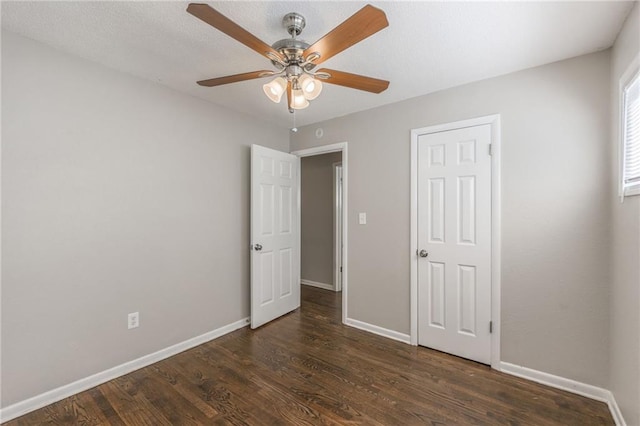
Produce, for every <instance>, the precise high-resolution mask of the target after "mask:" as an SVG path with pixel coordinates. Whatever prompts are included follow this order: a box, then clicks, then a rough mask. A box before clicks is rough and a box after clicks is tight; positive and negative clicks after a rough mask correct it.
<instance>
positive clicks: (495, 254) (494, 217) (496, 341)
mask: <svg viewBox="0 0 640 426" xmlns="http://www.w3.org/2000/svg"><path fill="white" fill-rule="evenodd" d="M483 124H489V125H490V126H491V321H492V325H493V332H492V333H491V367H492V368H495V369H500V291H501V290H500V285H501V284H500V271H501V268H500V265H501V257H500V256H501V249H500V242H501V239H500V238H501V229H500V224H501V219H500V206H501V200H500V114H494V115H488V116H485V117H477V118H472V119H469V120H462V121H456V122H453V123H446V124H438V125H434V126H428V127H422V128H419V129H413V130H411V247H410V252H409V253H410V255H411V344H412V345H414V346H417V345H418V256H417V255H416V253H417V250H418V137H419V136H421V135H425V134H430V133H438V132H446V131H449V130H455V129H461V128H464V127H473V126H479V125H483Z"/></svg>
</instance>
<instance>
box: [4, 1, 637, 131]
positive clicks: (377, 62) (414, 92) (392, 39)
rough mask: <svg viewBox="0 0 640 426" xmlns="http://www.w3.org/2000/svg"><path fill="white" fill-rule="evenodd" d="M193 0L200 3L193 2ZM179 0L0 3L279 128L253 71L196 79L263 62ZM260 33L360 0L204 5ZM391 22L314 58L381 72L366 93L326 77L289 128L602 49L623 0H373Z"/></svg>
mask: <svg viewBox="0 0 640 426" xmlns="http://www.w3.org/2000/svg"><path fill="white" fill-rule="evenodd" d="M200 1H202V0H200ZM187 4H188V2H80V1H75V2H74V1H71V2H5V1H3V2H2V28H3V29H5V30H8V31H12V32H15V33H18V34H21V35H23V36H26V37H29V38H32V39H35V40H38V41H41V42H43V43H46V44H49V45H51V46H54V47H56V48H59V49H61V50H63V51H67V52H70V53H72V54H74V55H78V56H81V57H83V58H87V59H90V60H93V61H96V62H99V63H102V64H104V65H106V66H108V67H111V68H114V69H117V70H121V71H124V72H127V73H130V74H133V75H137V76H139V77H142V78H145V79H148V80H152V81H154V82H157V83H160V84H163V85H166V86H169V87H171V88H173V89H176V90H178V91H181V92H184V93H188V94H190V95H193V96H197V97H199V98H202V99H206V100H208V101H211V102H213V103H216V104H218V105H221V106H223V107H226V108H230V109H234V110H237V111H241V112H245V113H247V114H250V115H253V116H256V117H260V118H262V119H264V120H267V121H271V122H273V123H276V124H278V125H281V126H284V127H290V126H291V123H292V119H291V115H290V114H289V113H288V112H287V108H286V106H285V103H286V102H285V101H283V102H282V103H281V104H279V105H277V104H274V103H272V102H271V101H269V100H268V99H267V98H266V97H265V96H264V94H263V93H262V87H261V86H262V84H264V83H265V82H267V81H268V79H259V80H252V81H246V82H241V83H234V84H229V85H227V86H220V87H214V88H206V87H200V86H198V85H196V83H195V82H196V81H197V80H202V79H207V78H213V77H220V76H225V75H229V74H237V73H241V72H248V71H255V70H261V69H270V68H271V64H270V62H269V61H268V60H267V59H265V58H263V57H262V56H260V55H258V54H257V53H255V52H254V51H252V50H250V49H249V48H247V47H245V46H244V45H242V44H240V43H238V42H237V41H235V40H233V39H231V38H229V37H228V36H226V35H224V34H222V33H221V32H219V31H218V30H216V29H214V28H213V27H210V26H208V25H207V24H205V23H204V22H202V21H200V20H198V19H197V18H195V17H193V16H191V15H190V14H188V13H187V12H186V11H185V9H186V7H187ZM208 4H209V5H211V6H212V7H214V8H215V9H217V10H219V11H220V12H222V13H223V14H224V15H226V16H227V17H229V18H231V19H232V20H234V21H235V22H237V23H238V24H239V25H240V26H242V27H243V28H245V29H247V30H248V31H250V32H251V33H253V34H254V35H256V36H257V37H258V38H260V39H261V40H263V41H265V42H266V43H268V44H272V43H273V42H275V41H276V40H279V39H282V38H286V37H288V35H287V33H286V31H285V30H284V29H283V28H282V26H281V20H282V17H283V16H284V15H285V14H286V13H288V12H293V11H295V12H299V13H302V14H303V15H304V16H305V18H306V21H307V26H306V28H305V29H304V31H303V33H302V35H301V36H300V38H302V39H304V40H306V41H307V42H309V43H313V42H314V41H316V40H317V39H319V38H320V37H322V36H323V35H324V34H326V33H327V32H328V31H329V30H331V29H332V28H334V27H335V26H336V25H338V24H339V23H341V22H342V21H343V20H345V19H346V18H348V17H349V16H351V15H352V14H353V13H355V12H356V11H358V10H359V9H360V8H361V7H362V6H364V5H365V4H366V2H361V1H355V2H352V1H339V2H320V1H304V2H301V1H264V2H241V1H228V2H208ZM371 4H373V5H374V6H376V7H378V8H381V9H382V10H384V11H385V12H386V14H387V18H388V20H389V27H387V28H386V29H384V30H382V31H380V32H379V33H377V34H374V35H373V36H372V37H370V38H368V39H366V40H364V41H362V42H360V43H359V44H357V45H355V46H353V47H351V48H350V49H348V50H346V51H344V52H342V53H340V54H339V55H337V56H335V57H333V58H331V59H329V60H328V61H327V62H325V63H323V65H322V66H325V67H327V68H333V69H337V70H342V71H347V72H352V73H358V74H364V75H368V76H371V77H376V78H381V79H385V80H389V81H390V82H391V84H390V86H389V89H387V91H385V92H383V93H382V94H379V95H376V94H371V93H367V92H362V91H358V90H353V89H348V88H344V87H341V86H335V85H330V84H325V85H324V90H323V92H322V94H321V95H320V97H319V98H317V99H316V100H314V101H312V102H311V106H309V108H307V109H305V110H301V111H298V112H296V121H297V124H298V125H304V124H310V123H315V122H318V121H322V120H327V119H330V118H334V117H339V116H342V115H346V114H349V113H352V112H356V111H361V110H365V109H370V108H373V107H376V106H380V105H383V104H388V103H392V102H397V101H400V100H403V99H407V98H412V97H415V96H419V95H423V94H427V93H430V92H434V91H437V90H441V89H445V88H448V87H453V86H457V85H460V84H464V83H468V82H472V81H477V80H482V79H485V78H489V77H493V76H497V75H502V74H506V73H510V72H513V71H517V70H521V69H525V68H530V67H534V66H537V65H542V64H546V63H550V62H554V61H558V60H562V59H565V58H570V57H573V56H578V55H583V54H586V53H590V52H595V51H598V50H602V49H606V48H608V47H610V46H611V45H612V44H613V42H614V41H615V38H616V36H617V34H618V32H619V30H620V28H621V27H622V24H623V22H624V19H625V18H626V16H627V15H628V13H629V11H630V10H631V8H632V6H633V2H617V1H604V2H489V3H484V2H483V3H480V2H380V1H373V2H371Z"/></svg>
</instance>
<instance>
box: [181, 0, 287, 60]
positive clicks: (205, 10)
mask: <svg viewBox="0 0 640 426" xmlns="http://www.w3.org/2000/svg"><path fill="white" fill-rule="evenodd" d="M187 12H189V13H190V14H192V15H193V16H195V17H196V18H198V19H200V20H202V21H204V22H206V23H207V24H209V25H211V26H212V27H214V28H216V29H218V30H220V31H222V32H223V33H225V34H226V35H228V36H229V37H231V38H234V39H236V40H238V41H239V42H240V43H242V44H244V45H245V46H247V47H248V48H250V49H253V50H255V51H256V52H258V53H259V54H261V55H262V56H264V57H266V58H268V59H271V58H269V56H268V55H267V53H269V54H272V55H274V56H275V57H277V58H279V59H280V60H284V58H283V57H282V55H280V53H278V51H277V50H275V49H274V48H272V47H271V46H269V45H268V44H267V43H265V42H263V41H262V40H260V39H259V38H257V37H256V36H254V35H253V34H251V33H250V32H249V31H247V30H245V29H244V28H242V27H241V26H240V25H238V24H236V23H235V22H233V21H232V20H231V19H229V18H227V17H226V16H224V15H223V14H221V13H220V12H218V11H217V10H215V9H214V8H212V7H211V6H209V5H208V4H201V3H190V4H189V6H188V7H187Z"/></svg>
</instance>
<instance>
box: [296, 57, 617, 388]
mask: <svg viewBox="0 0 640 426" xmlns="http://www.w3.org/2000/svg"><path fill="white" fill-rule="evenodd" d="M609 56H610V55H609V51H604V52H600V53H595V54H591V55H586V56H581V57H578V58H574V59H570V60H566V61H562V62H558V63H554V64H550V65H546V66H542V67H538V68H534V69H530V70H526V71H522V72H518V73H514V74H509V75H505V76H502V77H497V78H493V79H489V80H485V81H481V82H477V83H473V84H468V85H465V86H461V87H456V88H452V89H448V90H445V91H442V92H438V93H434V94H431V95H427V96H421V97H417V98H414V99H411V100H407V101H403V102H400V103H396V104H392V105H387V106H384V107H380V108H376V109H372V110H369V111H365V112H361V113H357V114H352V115H349V116H345V117H341V118H337V119H334V120H330V121H326V122H323V123H320V124H317V125H311V126H307V127H304V128H301V129H300V130H299V131H298V133H296V134H294V135H292V143H291V145H292V149H294V150H297V149H303V148H309V147H312V146H318V145H325V144H330V143H335V142H344V141H347V142H348V143H349V165H348V167H349V188H348V193H349V212H348V217H349V228H348V229H349V231H348V232H349V235H348V241H349V253H348V259H349V277H348V279H349V289H348V291H349V300H348V302H349V306H348V312H349V316H350V317H351V318H354V319H357V320H360V321H364V322H367V323H371V324H374V325H377V326H380V327H384V328H387V329H391V330H395V331H399V332H402V333H408V332H409V272H410V271H409V256H410V253H409V228H410V221H409V213H410V200H409V183H410V170H409V167H410V131H411V129H413V128H419V127H424V126H429V125H432V124H439V123H447V122H453V121H457V120H462V119H467V118H472V117H478V116H484V115H489V114H496V113H499V114H501V115H502V143H503V150H502V160H503V161H502V218H503V223H502V271H501V273H502V360H503V361H507V362H511V363H514V364H518V365H524V366H527V367H530V368H533V369H536V370H540V371H545V372H548V373H552V374H556V375H560V376H563V377H568V378H571V379H574V380H578V381H580V382H584V383H590V384H593V385H597V386H604V387H606V386H607V385H608V371H607V366H608V365H609V351H608V346H609V314H608V312H609V283H608V275H609V268H608V255H607V253H608V252H609V234H608V232H609V222H610V213H611V212H610V207H609V204H610V203H609V201H610V196H609V190H610V179H609V173H610V172H609V162H608V161H602V160H603V158H604V159H608V158H609V155H610V154H609V146H608V138H609V136H610V134H609V133H610V128H609V115H610V112H609V97H610V92H609V86H610V84H609V80H610V76H609ZM391 84H392V85H393V82H391ZM372 96H373V95H372ZM318 127H322V128H323V130H324V137H323V138H322V139H317V138H316V137H315V130H316V129H317V128H318ZM358 212H366V213H367V225H361V226H359V225H357V213H358ZM373 248H375V249H373Z"/></svg>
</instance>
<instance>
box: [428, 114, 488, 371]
mask: <svg viewBox="0 0 640 426" xmlns="http://www.w3.org/2000/svg"><path fill="white" fill-rule="evenodd" d="M490 143H491V126H490V125H489V124H486V125H479V126H474V127H467V128H462V129H456V130H450V131H444V132H438V133H431V134H425V135H420V136H419V137H418V250H419V253H418V256H419V257H418V343H419V344H420V345H422V346H427V347H430V348H433V349H437V350H441V351H444V352H448V353H451V354H454V355H458V356H461V357H464V358H468V359H472V360H474V361H478V362H482V363H485V364H489V363H490V362H491V336H490V330H489V327H490V325H489V322H490V320H491V157H490V153H489V149H490Z"/></svg>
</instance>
